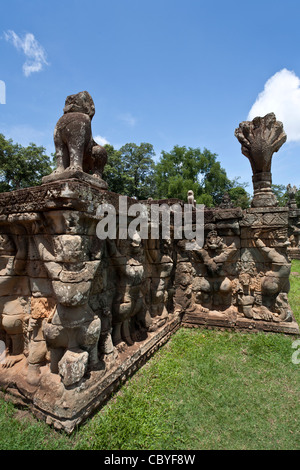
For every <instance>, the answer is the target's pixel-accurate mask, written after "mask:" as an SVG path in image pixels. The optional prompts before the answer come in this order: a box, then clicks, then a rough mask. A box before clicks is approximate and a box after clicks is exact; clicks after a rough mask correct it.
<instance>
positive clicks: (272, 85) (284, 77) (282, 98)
mask: <svg viewBox="0 0 300 470" xmlns="http://www.w3.org/2000/svg"><path fill="white" fill-rule="evenodd" d="M270 112H273V113H275V115H276V118H277V120H278V121H281V122H282V123H283V127H284V130H285V132H286V134H287V140H288V141H289V142H300V78H299V77H297V75H296V74H295V73H294V72H293V71H290V70H287V69H282V70H280V71H279V72H277V73H275V75H273V76H272V77H271V78H270V79H269V80H267V82H266V83H265V86H264V90H263V91H262V92H261V93H260V94H259V95H258V97H257V99H256V101H255V103H254V105H253V106H252V108H251V110H250V112H249V115H248V119H249V120H252V119H253V118H254V117H256V116H265V115H266V114H268V113H270Z"/></svg>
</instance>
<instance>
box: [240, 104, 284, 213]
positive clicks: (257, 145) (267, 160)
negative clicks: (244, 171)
mask: <svg viewBox="0 0 300 470" xmlns="http://www.w3.org/2000/svg"><path fill="white" fill-rule="evenodd" d="M235 136H236V138H237V139H238V141H239V142H240V143H241V146H242V153H243V154H244V155H245V156H246V157H247V158H248V159H249V161H250V164H251V167H252V171H253V177H252V181H253V188H254V196H253V200H252V206H253V207H267V206H269V207H272V206H276V205H277V204H278V202H277V199H276V196H275V195H274V193H273V191H272V187H271V186H272V174H271V164H272V156H273V153H274V152H278V150H279V149H280V147H281V146H282V145H283V144H284V142H285V141H286V139H287V136H286V134H285V132H284V130H283V125H282V122H280V121H276V116H275V114H274V113H269V114H267V115H266V116H264V117H256V118H254V119H253V120H252V121H244V122H241V123H240V125H239V127H238V128H237V129H236V130H235Z"/></svg>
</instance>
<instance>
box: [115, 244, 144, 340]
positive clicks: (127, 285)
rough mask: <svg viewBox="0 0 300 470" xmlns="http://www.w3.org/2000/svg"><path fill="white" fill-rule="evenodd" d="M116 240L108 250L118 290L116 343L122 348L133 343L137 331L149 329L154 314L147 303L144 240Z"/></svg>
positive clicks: (116, 300) (116, 298) (116, 301)
mask: <svg viewBox="0 0 300 470" xmlns="http://www.w3.org/2000/svg"><path fill="white" fill-rule="evenodd" d="M118 245H119V249H121V252H120V251H119V249H118V247H117V245H116V243H115V242H114V241H112V240H108V252H109V256H110V257H111V260H112V262H113V264H114V266H115V269H116V273H117V278H118V280H117V291H116V296H115V298H114V300H113V305H112V322H113V343H114V345H116V346H118V347H119V348H122V346H123V345H124V342H125V343H127V344H128V345H132V344H133V343H134V340H135V337H136V335H137V334H138V330H141V329H143V328H145V329H146V328H148V327H149V326H150V324H151V317H150V313H149V311H148V308H147V306H146V303H145V292H144V288H145V268H144V256H143V248H142V244H141V240H140V239H139V238H138V237H134V239H133V240H131V241H129V240H122V241H121V243H120V242H119V244H118Z"/></svg>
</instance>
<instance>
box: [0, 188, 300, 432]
mask: <svg viewBox="0 0 300 470" xmlns="http://www.w3.org/2000/svg"><path fill="white" fill-rule="evenodd" d="M154 202H155V201H152V202H151V203H154ZM160 202H161V201H160ZM165 202H166V201H165ZM173 202H174V201H169V203H170V204H171V203H173ZM103 203H107V204H111V205H113V206H114V207H115V208H116V212H117V216H118V195H117V194H114V193H111V192H109V191H106V190H101V189H99V188H95V187H93V186H91V185H89V184H88V183H86V182H82V181H76V180H63V181H57V182H53V183H47V184H44V185H42V186H40V187H35V188H29V189H24V190H19V191H14V192H12V193H3V194H1V195H0V237H1V238H0V240H1V244H0V250H1V256H0V294H1V295H0V306H1V317H0V318H1V320H0V340H1V341H3V342H4V343H5V346H6V352H5V357H4V358H3V359H2V361H1V367H0V384H1V388H2V390H5V391H6V392H7V393H8V396H9V397H10V399H12V400H14V401H16V402H17V403H23V404H24V403H26V404H29V405H30V407H31V408H32V411H33V412H34V413H35V414H36V415H37V416H39V417H42V418H44V419H46V421H47V422H48V423H49V424H54V425H55V426H56V427H58V428H59V427H62V428H64V429H66V430H67V431H72V429H73V428H74V426H75V425H76V424H78V423H80V422H82V420H84V419H85V417H86V416H88V415H89V414H90V413H91V411H92V410H93V409H95V408H96V407H97V406H99V405H101V403H103V401H104V400H105V399H106V398H107V397H108V396H109V395H110V393H111V392H112V391H113V390H115V389H116V387H118V385H119V384H120V383H121V382H122V381H123V380H125V378H126V377H127V376H128V375H129V374H131V373H133V372H134V371H135V370H136V368H138V367H140V365H141V364H142V363H143V362H144V361H145V360H147V358H148V357H149V356H150V355H151V354H152V353H153V351H155V350H156V349H157V348H158V347H160V345H161V344H163V343H164V342H165V341H167V339H168V338H169V337H170V335H171V334H172V333H173V332H174V331H176V330H177V328H178V327H179V326H180V325H184V326H203V325H206V326H219V327H227V328H237V329H238V328H246V329H248V330H249V329H250V330H258V329H260V330H266V331H280V332H285V333H292V334H293V333H298V332H299V329H298V326H297V324H296V323H295V321H294V319H293V315H292V312H291V310H290V307H289V305H288V300H287V293H288V290H289V272H290V263H289V261H288V259H287V256H286V250H287V246H288V245H287V243H286V240H287V235H288V233H287V230H288V209H284V208H252V209H248V210H245V211H242V210H241V209H239V208H230V209H214V210H212V209H211V210H206V211H205V240H204V245H203V247H199V248H198V249H197V250H192V251H188V250H186V249H185V243H186V241H185V240H174V239H169V240H164V239H162V238H160V239H156V240H153V239H151V238H150V239H148V240H140V239H136V240H132V239H126V240H120V239H116V240H100V239H99V238H98V236H97V235H96V227H97V223H98V222H99V217H98V216H97V208H98V206H99V205H100V204H103ZM127 203H128V206H130V205H131V204H134V203H136V200H134V199H130V198H128V199H127ZM151 203H150V202H149V203H146V205H147V204H148V208H149V206H150V204H151ZM195 213H196V212H195V210H194V212H193V214H194V216H195ZM129 222H130V219H129ZM75 391H76V393H74V392H75Z"/></svg>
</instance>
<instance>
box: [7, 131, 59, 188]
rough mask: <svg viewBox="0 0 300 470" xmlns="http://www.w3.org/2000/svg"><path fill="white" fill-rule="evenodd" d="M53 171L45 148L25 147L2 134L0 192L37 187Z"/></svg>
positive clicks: (32, 145) (31, 145) (33, 145)
mask: <svg viewBox="0 0 300 470" xmlns="http://www.w3.org/2000/svg"><path fill="white" fill-rule="evenodd" d="M52 170H53V167H52V162H51V159H50V158H49V157H48V156H47V155H45V148H44V147H37V146H36V145H35V144H33V143H31V144H29V146H28V147H23V146H22V145H19V144H14V143H13V140H12V139H8V140H7V139H5V137H4V135H3V134H0V192H4V191H12V190H15V189H21V188H27V187H30V186H37V185H39V184H41V182H42V177H43V176H45V175H48V174H49V173H51V171H52Z"/></svg>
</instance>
